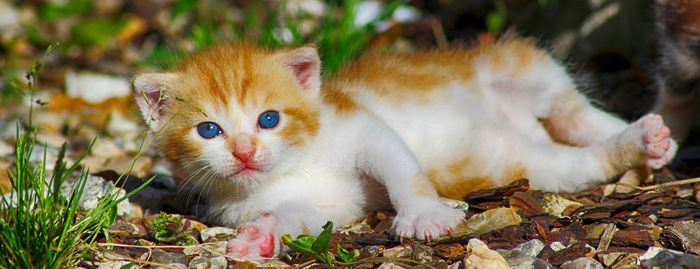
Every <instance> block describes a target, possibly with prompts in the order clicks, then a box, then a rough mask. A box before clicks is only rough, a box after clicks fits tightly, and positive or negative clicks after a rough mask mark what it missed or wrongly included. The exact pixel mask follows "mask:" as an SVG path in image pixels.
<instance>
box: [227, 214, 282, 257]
mask: <svg viewBox="0 0 700 269" xmlns="http://www.w3.org/2000/svg"><path fill="white" fill-rule="evenodd" d="M275 225H277V220H276V219H275V216H274V215H272V214H271V213H267V212H266V213H262V214H260V215H259V216H258V218H256V219H255V220H254V221H252V222H248V223H244V224H243V225H241V226H240V227H238V234H237V235H236V238H234V239H231V240H229V241H228V244H227V247H226V254H227V255H231V256H234V257H239V258H259V257H263V258H271V257H272V256H274V254H275V238H276V237H275Z"/></svg>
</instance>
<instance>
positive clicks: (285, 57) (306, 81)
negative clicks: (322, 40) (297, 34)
mask: <svg viewBox="0 0 700 269" xmlns="http://www.w3.org/2000/svg"><path fill="white" fill-rule="evenodd" d="M277 57H278V58H279V59H280V60H281V61H282V63H283V64H284V65H285V66H286V67H287V68H289V70H291V71H292V73H294V76H295V78H296V80H297V82H298V83H299V86H300V87H301V89H302V90H303V91H304V94H305V95H307V96H316V95H318V93H319V91H320V90H321V59H319V57H318V52H317V51H316V47H314V46H305V47H301V48H297V49H293V50H289V51H284V52H281V53H279V55H277Z"/></svg>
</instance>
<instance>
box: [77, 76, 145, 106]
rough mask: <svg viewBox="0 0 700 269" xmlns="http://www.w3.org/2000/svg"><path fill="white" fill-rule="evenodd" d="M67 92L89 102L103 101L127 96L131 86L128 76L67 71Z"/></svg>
mask: <svg viewBox="0 0 700 269" xmlns="http://www.w3.org/2000/svg"><path fill="white" fill-rule="evenodd" d="M66 94H67V95H68V96H70V97H76V98H80V99H82V100H85V101H87V102H89V103H95V104H97V103H101V102H104V101H106V100H107V99H109V98H114V97H126V96H129V95H130V94H131V87H130V86H129V81H128V80H127V79H126V78H123V77H118V76H108V75H103V74H93V73H75V72H68V73H66Z"/></svg>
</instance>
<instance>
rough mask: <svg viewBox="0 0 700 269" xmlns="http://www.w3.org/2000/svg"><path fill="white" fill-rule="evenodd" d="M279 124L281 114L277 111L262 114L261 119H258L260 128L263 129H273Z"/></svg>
mask: <svg viewBox="0 0 700 269" xmlns="http://www.w3.org/2000/svg"><path fill="white" fill-rule="evenodd" d="M279 122H280V114H279V113H277V111H274V110H270V111H265V112H263V113H262V114H260V117H259V118H258V127H260V128H263V129H272V128H275V126H277V124H278V123H279Z"/></svg>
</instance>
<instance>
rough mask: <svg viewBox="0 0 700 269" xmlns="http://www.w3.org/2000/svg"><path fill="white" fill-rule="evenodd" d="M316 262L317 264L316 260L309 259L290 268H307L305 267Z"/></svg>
mask: <svg viewBox="0 0 700 269" xmlns="http://www.w3.org/2000/svg"><path fill="white" fill-rule="evenodd" d="M316 262H317V260H316V259H311V260H308V261H305V262H302V263H300V264H298V265H294V266H292V268H295V269H297V268H298V269H301V268H304V267H307V266H310V265H313V264H314V263H316Z"/></svg>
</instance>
